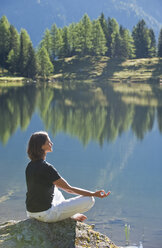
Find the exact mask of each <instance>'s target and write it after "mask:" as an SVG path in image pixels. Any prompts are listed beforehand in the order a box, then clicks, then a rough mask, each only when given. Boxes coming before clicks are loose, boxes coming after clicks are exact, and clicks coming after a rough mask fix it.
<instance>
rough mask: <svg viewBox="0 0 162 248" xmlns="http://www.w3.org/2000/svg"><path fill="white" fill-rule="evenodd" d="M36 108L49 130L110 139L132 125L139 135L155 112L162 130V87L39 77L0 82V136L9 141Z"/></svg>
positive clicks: (150, 125)
mask: <svg viewBox="0 0 162 248" xmlns="http://www.w3.org/2000/svg"><path fill="white" fill-rule="evenodd" d="M36 111H38V113H39V116H40V117H41V119H42V121H43V123H44V125H45V129H46V130H50V131H51V132H52V134H53V135H56V134H57V133H59V132H64V133H68V134H69V135H71V136H75V137H77V138H78V139H79V140H80V141H81V142H82V143H83V145H87V144H88V143H89V142H90V141H91V140H94V141H97V142H98V143H99V144H100V145H102V144H103V143H104V142H105V141H107V142H112V141H115V139H116V138H117V137H118V136H119V135H121V134H122V133H123V132H125V131H126V130H129V129H130V128H131V129H132V131H133V132H134V133H135V135H136V136H137V137H138V138H139V139H143V138H144V135H145V134H146V133H147V132H149V131H151V130H152V128H153V125H154V121H155V118H156V117H157V121H158V126H159V130H160V132H162V89H161V88H160V86H153V85H142V84H122V83H120V84H111V83H109V84H108V83H107V84H104V83H100V84H95V85H93V84H84V83H82V84H81V83H62V84H56V83H54V84H49V83H38V84H31V85H24V86H22V87H1V88H0V113H1V114H0V141H1V142H2V143H3V144H6V143H7V141H8V140H9V138H10V137H11V135H12V134H14V132H15V131H16V130H17V129H18V128H19V127H20V128H21V129H22V130H25V129H26V128H27V127H28V125H29V123H30V120H31V118H32V115H33V114H34V113H35V112H36Z"/></svg>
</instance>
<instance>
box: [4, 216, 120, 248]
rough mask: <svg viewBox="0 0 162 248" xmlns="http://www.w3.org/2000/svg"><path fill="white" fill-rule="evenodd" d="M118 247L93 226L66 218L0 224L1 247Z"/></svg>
mask: <svg viewBox="0 0 162 248" xmlns="http://www.w3.org/2000/svg"><path fill="white" fill-rule="evenodd" d="M74 247H75V248H81V247H91V248H93V247H94V248H97V247H98V248H106V247H107V248H118V247H117V246H116V245H115V244H114V243H113V242H112V241H111V240H110V239H109V238H108V237H107V236H105V235H103V234H101V233H99V232H96V231H94V230H93V225H92V226H90V225H87V224H85V223H81V222H78V221H77V222H76V221H75V220H72V219H66V220H64V221H60V222H57V223H43V222H39V221H37V220H34V219H26V220H22V221H13V220H11V221H8V222H5V223H2V224H0V248H74Z"/></svg>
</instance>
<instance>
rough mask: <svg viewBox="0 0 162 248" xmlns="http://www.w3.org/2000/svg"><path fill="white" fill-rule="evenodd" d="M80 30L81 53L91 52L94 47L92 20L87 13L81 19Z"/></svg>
mask: <svg viewBox="0 0 162 248" xmlns="http://www.w3.org/2000/svg"><path fill="white" fill-rule="evenodd" d="M80 31H81V32H80V48H81V54H82V55H87V54H90V53H91V49H92V22H91V20H90V18H89V17H88V15H87V14H85V15H84V16H83V18H82V20H81V23H80Z"/></svg>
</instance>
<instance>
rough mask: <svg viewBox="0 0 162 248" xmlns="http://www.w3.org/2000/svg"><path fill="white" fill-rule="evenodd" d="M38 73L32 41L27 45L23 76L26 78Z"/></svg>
mask: <svg viewBox="0 0 162 248" xmlns="http://www.w3.org/2000/svg"><path fill="white" fill-rule="evenodd" d="M37 74H38V63H37V58H36V54H35V51H34V48H33V45H32V43H30V44H29V47H28V55H27V63H26V69H25V76H26V77H28V78H35V77H36V75H37Z"/></svg>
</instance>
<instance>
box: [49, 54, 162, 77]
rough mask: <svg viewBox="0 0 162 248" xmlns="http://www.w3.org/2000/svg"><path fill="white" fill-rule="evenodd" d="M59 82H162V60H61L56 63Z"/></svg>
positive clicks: (97, 58) (56, 74) (91, 58)
mask: <svg viewBox="0 0 162 248" xmlns="http://www.w3.org/2000/svg"><path fill="white" fill-rule="evenodd" d="M53 77H54V78H55V79H58V80H66V79H67V80H79V81H82V80H84V81H98V80H102V81H108V80H110V81H113V82H120V81H135V82H143V81H150V82H151V81H158V82H159V81H160V80H162V58H149V59H132V60H126V61H125V60H122V59H110V58H108V57H105V56H104V57H91V56H86V57H82V58H78V57H76V56H74V57H71V58H66V59H60V60H58V61H57V62H56V63H55V75H54V76H53Z"/></svg>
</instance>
